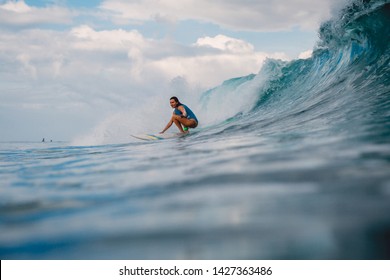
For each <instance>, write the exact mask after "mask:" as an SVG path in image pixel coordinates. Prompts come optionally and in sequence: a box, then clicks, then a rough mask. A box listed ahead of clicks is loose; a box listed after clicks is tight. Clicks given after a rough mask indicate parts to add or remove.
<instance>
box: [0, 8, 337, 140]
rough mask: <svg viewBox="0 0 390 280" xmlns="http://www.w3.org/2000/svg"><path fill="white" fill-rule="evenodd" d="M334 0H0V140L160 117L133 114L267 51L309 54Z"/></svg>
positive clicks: (195, 89) (211, 83)
mask: <svg viewBox="0 0 390 280" xmlns="http://www.w3.org/2000/svg"><path fill="white" fill-rule="evenodd" d="M342 2H343V1H342ZM336 6H340V1H337V0H274V1H268V0H267V1H266V0H264V1H263V0H214V1H209V0H182V1H177V0H160V1H154V0H137V1H135V0H133V1H132V0H127V1H125V0H104V1H96V0H94V1H76V0H72V1H70V0H52V1H43V0H25V1H23V0H0V130H1V131H2V133H1V134H0V141H11V140H39V139H42V137H46V138H53V139H55V140H72V139H73V138H75V137H78V136H79V135H80V134H82V133H86V132H87V133H89V134H91V133H92V134H93V133H94V132H96V131H99V127H104V126H105V125H104V124H105V123H106V124H107V123H109V122H110V121H108V120H112V119H114V120H115V122H116V123H120V124H119V125H118V126H117V127H116V129H117V130H121V129H122V130H123V129H127V128H128V127H131V126H132V127H133V128H134V124H133V122H137V125H139V127H138V129H141V128H145V127H148V128H149V129H151V128H152V127H153V128H154V126H158V125H161V124H162V123H164V122H165V120H164V121H157V124H156V122H153V121H152V120H145V119H143V118H139V115H142V114H146V113H147V114H148V115H150V112H153V113H155V114H156V116H153V117H155V118H156V119H158V120H160V119H163V118H161V117H160V116H158V115H157V114H158V113H160V111H159V109H156V108H152V109H151V108H150V107H151V105H150V104H154V105H153V106H155V107H159V106H160V105H159V104H160V103H159V102H166V100H165V99H166V98H167V96H170V95H171V94H172V93H174V92H175V91H178V89H180V91H181V92H183V94H184V92H187V94H188V95H190V94H191V96H192V95H194V96H196V95H199V94H201V93H202V92H203V91H204V90H207V89H209V88H212V87H215V86H217V85H219V84H221V83H222V82H223V81H224V80H226V79H229V78H233V77H238V76H244V75H248V74H251V73H258V72H259V70H260V69H261V66H262V64H263V62H264V60H265V59H266V58H275V59H283V60H291V59H296V58H298V57H303V58H304V57H308V56H310V52H311V50H312V49H313V47H314V46H315V43H316V41H317V30H318V27H319V24H320V23H321V22H322V21H323V20H326V19H328V18H329V17H330V16H331V14H332V9H335V8H337V7H336ZM178 81H179V82H178ZM178 85H179V86H178ZM191 98H192V99H193V100H195V99H196V98H195V97H189V99H191ZM164 109H166V108H164ZM124 112H126V113H124ZM128 112H133V115H132V114H131V113H128ZM161 112H162V111H161ZM125 119H126V120H125ZM129 119H131V120H134V121H129ZM131 122H132V123H131ZM106 126H107V125H106ZM134 129H135V128H134ZM101 130H102V129H100V133H101ZM103 130H104V129H103ZM88 131H90V132H88ZM91 131H92V132H91ZM95 134H96V133H95Z"/></svg>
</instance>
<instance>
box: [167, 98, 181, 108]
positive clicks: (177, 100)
mask: <svg viewBox="0 0 390 280" xmlns="http://www.w3.org/2000/svg"><path fill="white" fill-rule="evenodd" d="M171 99H173V100H175V101H176V102H177V103H178V104H177V106H179V105H181V103H180V101H179V98H177V97H176V96H172V97H171V98H169V100H171Z"/></svg>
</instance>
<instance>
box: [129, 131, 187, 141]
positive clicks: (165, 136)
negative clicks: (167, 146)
mask: <svg viewBox="0 0 390 280" xmlns="http://www.w3.org/2000/svg"><path fill="white" fill-rule="evenodd" d="M186 135H187V134H182V133H164V134H136V135H133V134H132V135H131V136H132V137H134V138H137V139H140V140H146V141H156V140H165V139H172V138H180V137H183V136H186Z"/></svg>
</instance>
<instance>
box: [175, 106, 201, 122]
mask: <svg viewBox="0 0 390 280" xmlns="http://www.w3.org/2000/svg"><path fill="white" fill-rule="evenodd" d="M180 105H181V106H183V107H184V109H185V110H186V112H187V119H194V120H196V122H197V123H198V119H197V118H196V116H195V114H194V112H192V111H191V109H190V108H188V107H187V106H186V105H184V104H180ZM180 105H179V106H180ZM174 113H175V115H178V116H181V115H182V113H181V112H180V110H179V109H177V108H175V112H174Z"/></svg>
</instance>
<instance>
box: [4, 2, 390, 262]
mask: <svg viewBox="0 0 390 280" xmlns="http://www.w3.org/2000/svg"><path fill="white" fill-rule="evenodd" d="M387 2H388V1H354V2H352V3H351V4H349V5H348V6H347V7H346V8H344V9H343V10H342V11H340V13H339V14H338V15H337V16H334V18H332V19H331V20H329V21H328V22H325V23H323V24H322V25H321V27H320V29H319V42H318V46H317V48H316V50H315V51H314V53H313V56H312V57H311V58H309V59H305V60H294V61H290V62H284V61H278V60H268V61H267V62H266V63H265V65H264V66H263V67H262V69H261V71H260V72H259V73H258V74H256V75H249V76H247V77H241V78H234V79H231V80H228V81H225V82H224V83H223V84H222V85H221V86H219V87H217V88H214V89H211V90H209V91H207V92H205V93H203V94H202V96H201V98H200V100H199V104H200V107H201V112H204V113H203V115H204V116H203V117H204V118H207V112H211V111H213V113H214V114H215V112H220V118H221V119H220V121H219V122H217V123H215V124H212V125H205V126H202V125H201V126H200V127H199V128H198V129H195V130H193V131H192V132H191V133H190V135H188V136H186V137H182V138H177V139H168V140H162V141H140V140H137V139H131V138H130V137H129V140H128V142H125V143H121V144H102V145H89V146H85V145H84V146H79V145H75V144H74V143H67V142H52V143H47V142H46V143H40V142H37V143H32V142H12V143H0V227H1V230H0V257H1V259H389V258H390V214H389V213H390V71H389V70H390V67H389V63H390V57H389V54H390V50H389V34H390V4H389V3H387ZM189 105H190V104H189ZM201 116H202V114H201ZM201 121H202V120H201Z"/></svg>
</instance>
